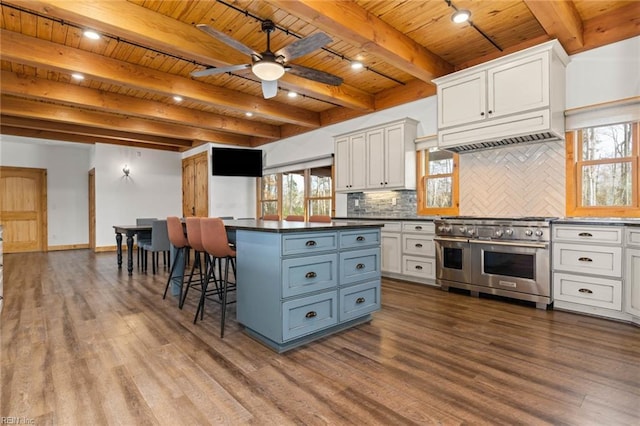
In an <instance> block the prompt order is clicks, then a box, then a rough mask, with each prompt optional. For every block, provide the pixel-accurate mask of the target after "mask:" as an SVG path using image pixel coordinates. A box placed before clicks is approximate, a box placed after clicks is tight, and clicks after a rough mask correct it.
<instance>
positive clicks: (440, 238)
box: [433, 237, 469, 243]
mask: <svg viewBox="0 0 640 426" xmlns="http://www.w3.org/2000/svg"><path fill="white" fill-rule="evenodd" d="M433 241H450V242H452V243H468V242H469V240H468V239H466V238H446V237H444V238H443V237H435V238H434V239H433Z"/></svg>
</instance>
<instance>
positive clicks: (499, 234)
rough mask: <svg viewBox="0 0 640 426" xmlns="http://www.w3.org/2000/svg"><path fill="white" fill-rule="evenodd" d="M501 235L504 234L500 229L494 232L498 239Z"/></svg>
mask: <svg viewBox="0 0 640 426" xmlns="http://www.w3.org/2000/svg"><path fill="white" fill-rule="evenodd" d="M502 234H504V232H503V231H502V229H498V230H497V231H496V237H498V238H500V237H502Z"/></svg>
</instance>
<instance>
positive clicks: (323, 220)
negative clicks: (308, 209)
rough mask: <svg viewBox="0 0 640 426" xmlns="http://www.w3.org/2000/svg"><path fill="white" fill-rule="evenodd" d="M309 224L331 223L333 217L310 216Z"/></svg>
mask: <svg viewBox="0 0 640 426" xmlns="http://www.w3.org/2000/svg"><path fill="white" fill-rule="evenodd" d="M309 222H316V223H331V216H328V215H323V214H318V215H313V216H309Z"/></svg>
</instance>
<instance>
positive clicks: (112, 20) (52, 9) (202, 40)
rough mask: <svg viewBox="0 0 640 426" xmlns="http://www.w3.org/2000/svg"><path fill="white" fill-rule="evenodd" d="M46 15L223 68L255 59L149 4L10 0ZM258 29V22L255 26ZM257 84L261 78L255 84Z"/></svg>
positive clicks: (351, 104) (351, 97) (292, 85)
mask: <svg viewBox="0 0 640 426" xmlns="http://www.w3.org/2000/svg"><path fill="white" fill-rule="evenodd" d="M6 3H9V4H13V5H14V6H16V7H18V8H25V7H27V8H29V9H30V10H33V11H36V12H38V13H41V14H43V15H45V16H51V17H53V18H58V19H63V20H65V21H67V22H73V23H74V24H76V25H81V26H83V27H88V28H91V29H94V30H96V31H99V32H102V33H105V34H117V36H118V37H119V38H120V39H122V40H125V41H129V42H134V43H137V44H139V45H142V46H147V47H150V48H152V49H156V50H159V51H161V52H171V53H172V54H174V55H177V56H180V57H182V58H184V59H186V60H189V61H196V62H198V63H201V64H207V65H209V66H216V67H224V66H228V65H235V64H243V63H247V62H250V60H251V58H249V57H247V56H246V55H244V54H242V53H240V52H238V51H237V50H235V49H232V48H230V47H229V46H227V45H226V44H224V43H222V42H220V41H218V40H216V39H215V38H213V37H210V36H208V35H206V34H205V33H203V32H202V31H200V30H198V29H197V28H195V26H193V25H189V24H186V23H184V22H181V21H178V20H176V19H173V18H171V17H168V16H165V15H162V14H160V13H156V12H154V11H152V10H151V9H147V8H145V7H142V6H138V5H136V4H133V3H130V2H128V1H124V0H109V1H102V2H91V1H84V0H65V1H59V0H49V1H37V0H35V1H30V2H29V3H28V4H25V3H24V2H21V1H11V0H9V1H7V2H6ZM256 29H259V26H258V25H257V26H256ZM279 83H280V85H281V87H283V88H286V89H289V90H294V91H296V92H298V93H300V94H305V95H308V96H312V97H314V98H316V99H321V100H323V101H326V102H331V103H334V104H338V105H342V106H345V107H348V108H356V109H364V110H369V111H371V110H373V97H372V96H370V95H368V94H367V93H364V92H362V91H360V90H358V89H356V88H354V87H352V86H348V85H346V84H343V85H342V86H340V87H339V88H338V89H336V87H335V86H330V85H327V84H322V83H317V82H312V81H309V80H307V79H304V78H301V77H297V76H295V75H292V74H285V75H284V76H283V77H282V78H281V79H280V81H279ZM256 84H258V83H256Z"/></svg>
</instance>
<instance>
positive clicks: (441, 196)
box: [417, 148, 459, 215]
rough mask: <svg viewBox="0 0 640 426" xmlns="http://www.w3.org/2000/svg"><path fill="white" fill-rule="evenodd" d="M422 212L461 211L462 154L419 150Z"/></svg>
mask: <svg viewBox="0 0 640 426" xmlns="http://www.w3.org/2000/svg"><path fill="white" fill-rule="evenodd" d="M417 166H418V214H422V215H442V214H448V215H457V214H458V206H459V202H458V154H455V153H453V152H449V151H444V150H439V149H438V148H426V149H423V150H421V151H418V152H417Z"/></svg>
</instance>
